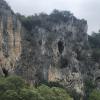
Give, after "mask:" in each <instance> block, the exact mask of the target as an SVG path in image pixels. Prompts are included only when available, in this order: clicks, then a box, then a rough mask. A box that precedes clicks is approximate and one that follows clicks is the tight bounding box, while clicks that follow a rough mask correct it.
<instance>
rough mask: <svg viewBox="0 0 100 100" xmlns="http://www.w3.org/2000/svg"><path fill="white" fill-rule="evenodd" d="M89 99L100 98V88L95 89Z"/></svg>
mask: <svg viewBox="0 0 100 100" xmlns="http://www.w3.org/2000/svg"><path fill="white" fill-rule="evenodd" d="M89 100H100V90H93V91H92V92H91V94H90V96H89Z"/></svg>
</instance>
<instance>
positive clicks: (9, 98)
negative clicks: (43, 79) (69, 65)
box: [0, 76, 73, 100]
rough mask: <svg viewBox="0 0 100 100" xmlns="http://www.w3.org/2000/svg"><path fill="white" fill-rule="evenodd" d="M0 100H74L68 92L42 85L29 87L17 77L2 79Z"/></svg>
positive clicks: (0, 81)
mask: <svg viewBox="0 0 100 100" xmlns="http://www.w3.org/2000/svg"><path fill="white" fill-rule="evenodd" d="M0 100H73V99H72V98H71V97H70V95H69V94H68V93H67V92H66V90H64V89H62V88H58V87H48V86H46V85H40V86H38V87H37V88H35V87H32V86H29V85H28V84H26V83H25V82H24V80H23V79H21V78H20V77H17V76H10V77H7V78H4V77H1V78H0Z"/></svg>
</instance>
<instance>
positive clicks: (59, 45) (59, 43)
mask: <svg viewBox="0 0 100 100" xmlns="http://www.w3.org/2000/svg"><path fill="white" fill-rule="evenodd" d="M58 50H59V52H60V54H62V52H63V50H64V43H63V42H62V41H59V42H58Z"/></svg>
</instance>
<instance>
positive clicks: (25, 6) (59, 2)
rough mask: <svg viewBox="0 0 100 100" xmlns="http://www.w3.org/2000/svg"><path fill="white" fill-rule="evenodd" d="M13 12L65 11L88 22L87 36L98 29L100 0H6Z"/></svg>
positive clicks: (99, 24) (26, 13)
mask: <svg viewBox="0 0 100 100" xmlns="http://www.w3.org/2000/svg"><path fill="white" fill-rule="evenodd" d="M6 1H7V2H8V4H9V5H10V6H11V8H12V9H13V10H14V12H19V13H21V14H23V15H26V16H28V15H33V14H35V13H41V12H46V13H48V14H49V13H51V12H52V11H53V9H58V10H67V11H70V12H71V13H73V14H74V16H76V17H77V18H79V19H83V18H84V19H85V20H87V22H88V34H91V33H92V32H93V31H95V32H98V30H99V29H100V0H6Z"/></svg>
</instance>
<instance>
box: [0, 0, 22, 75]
mask: <svg viewBox="0 0 100 100" xmlns="http://www.w3.org/2000/svg"><path fill="white" fill-rule="evenodd" d="M20 33H21V23H20V22H19V20H17V18H16V16H15V15H14V13H13V12H12V10H11V9H10V7H9V6H8V5H7V3H6V2H5V1H3V0H0V66H1V69H2V71H4V72H5V71H6V74H7V73H8V72H9V73H12V72H13V71H14V70H13V69H14V66H15V63H16V60H18V59H19V57H20V54H21V35H20ZM3 74H5V73H3Z"/></svg>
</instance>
